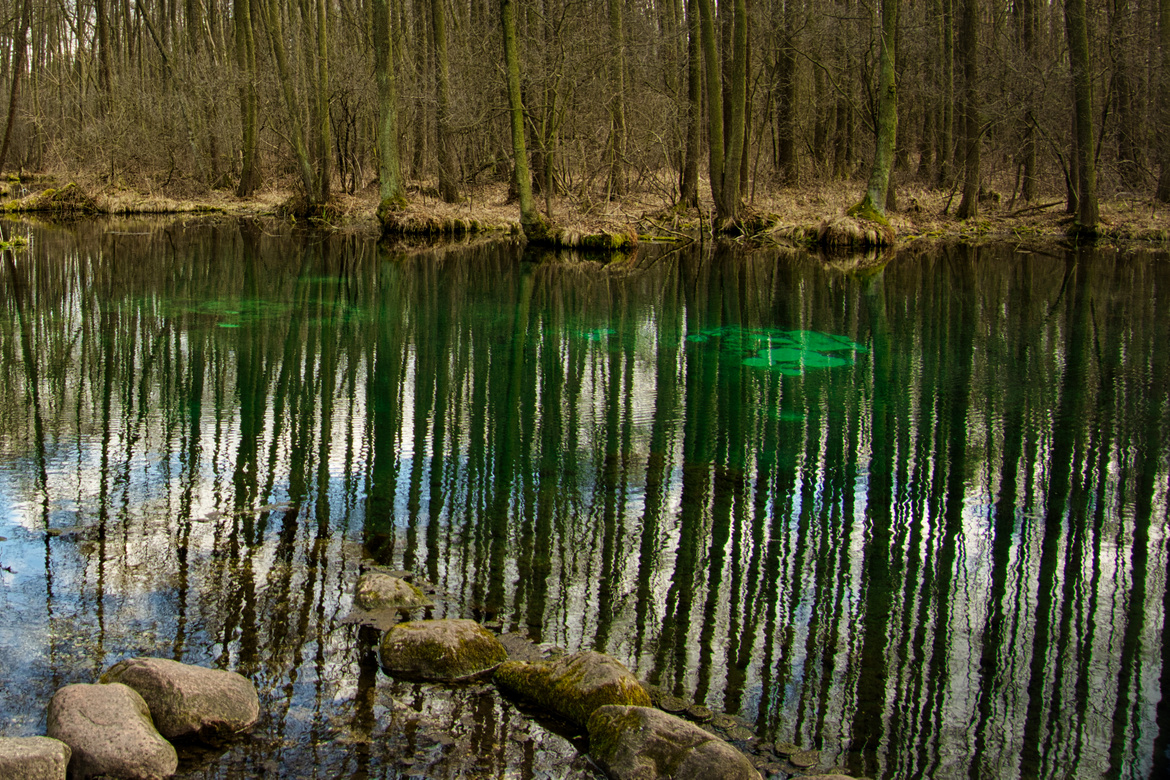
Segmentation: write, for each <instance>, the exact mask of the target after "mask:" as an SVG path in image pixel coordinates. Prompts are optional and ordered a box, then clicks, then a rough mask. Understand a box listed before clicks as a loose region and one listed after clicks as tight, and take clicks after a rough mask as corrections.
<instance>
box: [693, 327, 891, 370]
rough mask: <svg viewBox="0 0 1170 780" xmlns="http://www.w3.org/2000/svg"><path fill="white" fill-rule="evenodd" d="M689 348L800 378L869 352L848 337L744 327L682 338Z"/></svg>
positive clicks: (712, 328)
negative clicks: (716, 352)
mask: <svg viewBox="0 0 1170 780" xmlns="http://www.w3.org/2000/svg"><path fill="white" fill-rule="evenodd" d="M685 342H686V345H687V346H688V347H689V348H692V349H717V350H719V351H720V352H721V353H723V354H725V355H727V357H729V358H731V359H735V358H738V359H739V360H740V364H741V365H742V366H744V367H745V368H754V369H764V370H767V371H771V372H774V373H778V374H781V375H783V376H802V375H803V374H804V373H805V372H807V371H810V370H819V369H828V368H841V367H844V366H851V365H853V363H854V362H855V359H856V355H858V354H865V353H867V352H869V349H867V348H866V347H865V346H864V345H863V344H859V343H857V342H856V341H853V340H852V339H850V338H849V337H848V336H840V335H837V334H834V333H823V332H821V331H816V330H800V329H797V330H789V329H784V328H745V327H742V326H739V325H720V326H716V327H711V328H705V329H703V330H699V331H696V332H693V333H688V334H687V335H686V337H685Z"/></svg>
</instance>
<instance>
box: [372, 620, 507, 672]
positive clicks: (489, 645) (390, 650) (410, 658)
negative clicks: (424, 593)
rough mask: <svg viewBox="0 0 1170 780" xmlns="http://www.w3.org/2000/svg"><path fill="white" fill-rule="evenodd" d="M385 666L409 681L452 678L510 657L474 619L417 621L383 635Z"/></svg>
mask: <svg viewBox="0 0 1170 780" xmlns="http://www.w3.org/2000/svg"><path fill="white" fill-rule="evenodd" d="M381 651H382V669H383V670H385V672H386V673H387V674H390V675H394V676H395V677H404V678H406V679H410V680H439V681H453V680H462V679H465V678H468V677H474V676H475V675H477V674H481V673H483V672H487V671H491V670H492V669H494V668H496V666H498V665H499V664H500V662H502V661H504V660H505V659H506V658H507V657H508V651H507V650H505V649H504V646H503V645H502V644H500V641H499V640H498V639H496V637H495V635H494V634H492V633H491V632H490V631H488V630H487V629H486V628H484V627H483V626H481V625H480V624H479V623H476V622H475V621H474V620H450V619H448V620H414V621H410V622H407V623H399V624H398V625H396V626H394V627H393V628H391V629H390V630H389V631H387V632H386V634H385V636H383V637H382V646H381Z"/></svg>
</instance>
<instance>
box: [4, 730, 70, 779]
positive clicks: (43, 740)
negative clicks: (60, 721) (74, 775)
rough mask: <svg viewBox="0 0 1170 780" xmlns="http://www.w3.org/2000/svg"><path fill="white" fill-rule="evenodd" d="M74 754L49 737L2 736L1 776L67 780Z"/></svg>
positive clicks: (58, 741)
mask: <svg viewBox="0 0 1170 780" xmlns="http://www.w3.org/2000/svg"><path fill="white" fill-rule="evenodd" d="M72 752H73V751H71V750H70V749H69V746H68V745H66V744H65V743H64V742H62V741H60V740H57V739H50V738H49V737H0V777H12V778H17V777H18V778H20V779H21V780H65V772H66V770H67V769H68V768H69V756H70V755H71V754H72Z"/></svg>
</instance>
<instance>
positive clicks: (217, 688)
mask: <svg viewBox="0 0 1170 780" xmlns="http://www.w3.org/2000/svg"><path fill="white" fill-rule="evenodd" d="M101 681H102V682H103V683H113V682H118V683H123V684H125V685H128V686H130V687H131V688H133V689H134V690H135V691H137V692H138V694H139V695H140V696H142V698H143V699H144V700H145V701H146V704H147V706H148V707H150V714H151V717H152V718H153V720H154V725H155V728H157V729H158V731H159V733H160V734H162V735H163V736H164V737H166V738H167V739H182V738H194V739H198V740H200V741H203V742H208V743H212V744H218V743H222V742H225V741H227V740H229V739H231V738H233V737H235V736H236V735H238V734H242V733H245V732H247V731H249V730H251V728H252V727H253V726H254V725H256V721H257V720H258V719H259V717H260V698H259V696H258V695H257V693H256V686H255V685H253V684H252V682H251V681H250V680H248V678H246V677H244V676H243V675H240V674H237V673H235V672H227V671H222V670H220V669H208V668H205V667H202V666H193V665H190V664H182V663H179V662H177V661H171V660H169V659H166V658H131V659H129V660H126V661H120V662H118V663H116V664H114V665H113V666H112V667H110V669H109V670H108V671H106V673H105V674H103V675H102V678H101Z"/></svg>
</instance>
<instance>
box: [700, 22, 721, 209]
mask: <svg viewBox="0 0 1170 780" xmlns="http://www.w3.org/2000/svg"><path fill="white" fill-rule="evenodd" d="M697 3H698V6H699V28H700V38H701V41H702V46H703V66H704V74H705V75H706V83H707V150H708V161H707V174H708V176H709V177H710V179H711V195H712V197H713V198H714V199H715V208H716V211H719V208H720V204H721V203H722V202H723V152H724V146H723V64H722V61H721V60H720V59H719V47H718V45H717V43H716V40H717V39H716V38H715V9H714V8H713V7H712V4H711V0H697Z"/></svg>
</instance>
